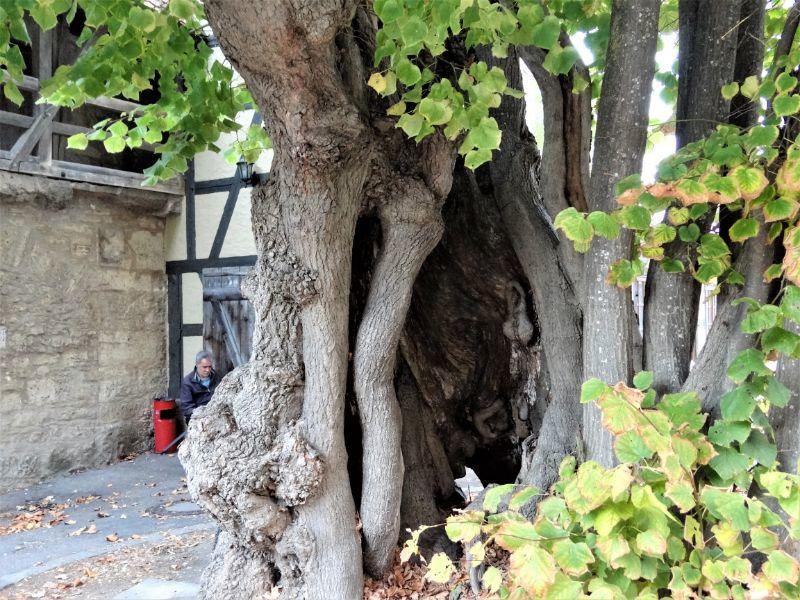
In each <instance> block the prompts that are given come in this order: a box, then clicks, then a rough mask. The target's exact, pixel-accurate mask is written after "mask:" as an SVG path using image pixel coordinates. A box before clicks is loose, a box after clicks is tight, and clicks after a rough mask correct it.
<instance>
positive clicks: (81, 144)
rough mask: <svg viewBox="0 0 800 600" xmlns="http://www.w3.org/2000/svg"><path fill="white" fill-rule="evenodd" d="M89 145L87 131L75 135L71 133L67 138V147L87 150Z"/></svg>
mask: <svg viewBox="0 0 800 600" xmlns="http://www.w3.org/2000/svg"><path fill="white" fill-rule="evenodd" d="M88 145H89V140H88V138H87V137H86V134H85V133H76V134H75V135H71V136H69V138H67V148H72V149H73V150H85V149H86V147H87V146H88Z"/></svg>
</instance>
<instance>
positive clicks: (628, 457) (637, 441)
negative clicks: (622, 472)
mask: <svg viewBox="0 0 800 600" xmlns="http://www.w3.org/2000/svg"><path fill="white" fill-rule="evenodd" d="M614 452H615V453H616V455H617V458H619V460H620V462H622V463H637V462H640V461H642V460H645V459H647V458H650V457H651V456H653V451H652V450H651V449H650V448H648V447H647V445H646V444H645V443H644V440H643V439H642V438H641V436H640V435H639V434H637V433H634V432H632V431H629V432H628V433H623V434H622V435H621V436H618V437H617V438H616V440H614Z"/></svg>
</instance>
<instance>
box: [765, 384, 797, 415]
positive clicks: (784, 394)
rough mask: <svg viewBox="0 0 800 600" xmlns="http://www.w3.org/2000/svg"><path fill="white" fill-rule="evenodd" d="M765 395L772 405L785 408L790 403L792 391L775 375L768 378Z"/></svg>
mask: <svg viewBox="0 0 800 600" xmlns="http://www.w3.org/2000/svg"><path fill="white" fill-rule="evenodd" d="M764 397H765V398H766V399H767V400H768V401H769V404H770V406H777V407H778V408H783V407H785V406H786V405H787V404H789V400H790V399H791V397H792V392H791V391H790V390H789V388H787V387H786V386H785V385H783V384H782V383H781V382H780V381H778V380H777V378H775V377H768V378H767V390H766V392H764Z"/></svg>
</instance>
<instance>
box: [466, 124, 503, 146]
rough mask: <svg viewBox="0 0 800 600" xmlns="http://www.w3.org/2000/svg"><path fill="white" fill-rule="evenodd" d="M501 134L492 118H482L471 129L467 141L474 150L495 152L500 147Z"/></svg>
mask: <svg viewBox="0 0 800 600" xmlns="http://www.w3.org/2000/svg"><path fill="white" fill-rule="evenodd" d="M501 137H502V133H501V132H500V127H498V125H497V121H495V120H494V117H483V118H482V119H481V122H480V123H478V126H477V127H473V128H472V130H471V131H470V132H469V135H468V136H467V139H468V140H469V141H470V142H471V143H473V144H474V145H475V147H476V148H479V149H486V150H495V149H497V148H499V147H500V139H501Z"/></svg>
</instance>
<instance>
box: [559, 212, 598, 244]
mask: <svg viewBox="0 0 800 600" xmlns="http://www.w3.org/2000/svg"><path fill="white" fill-rule="evenodd" d="M553 224H554V226H555V228H556V229H561V230H562V231H564V234H565V235H566V236H567V239H569V240H570V241H572V242H573V243H574V244H575V249H576V250H578V251H579V252H586V251H587V250H588V249H589V242H590V241H591V239H592V236H593V235H594V231H593V230H592V226H591V225H590V224H589V222H588V221H587V220H586V219H585V218H584V216H583V214H581V213H579V212H578V211H577V210H575V209H574V208H567V209H564V210H562V211H561V212H560V213H558V215H556V220H555V222H554V223H553Z"/></svg>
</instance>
